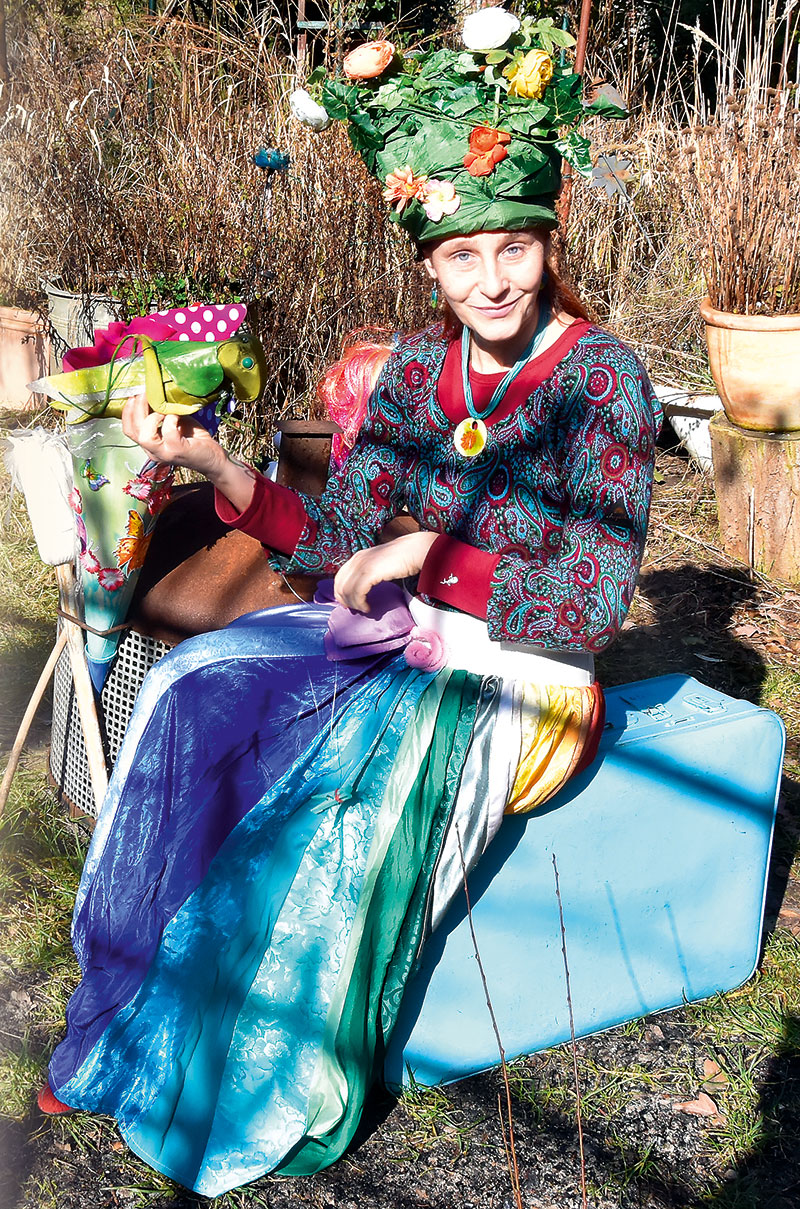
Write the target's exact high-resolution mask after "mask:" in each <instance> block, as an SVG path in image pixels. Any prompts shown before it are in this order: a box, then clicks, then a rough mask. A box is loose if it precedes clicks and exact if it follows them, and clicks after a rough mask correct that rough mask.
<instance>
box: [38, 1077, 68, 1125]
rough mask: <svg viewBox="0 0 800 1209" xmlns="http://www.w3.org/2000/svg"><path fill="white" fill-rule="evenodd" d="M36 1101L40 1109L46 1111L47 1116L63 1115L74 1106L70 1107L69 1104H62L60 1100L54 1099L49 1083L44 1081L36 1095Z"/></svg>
mask: <svg viewBox="0 0 800 1209" xmlns="http://www.w3.org/2000/svg"><path fill="white" fill-rule="evenodd" d="M36 1103H37V1104H38V1105H39V1108H40V1109H41V1111H42V1112H43V1113H46V1114H47V1116H48V1117H63V1116H64V1115H65V1113H68V1112H74V1111H75V1109H74V1108H70V1106H69V1104H62V1103H61V1101H60V1100H57V1099H56V1097H55V1096H54V1095H53V1093H52V1091H51V1090H50V1084H49V1083H45V1085H44V1087H43V1088H42V1090H41V1091H40V1092H39V1094H38V1096H37V1097H36Z"/></svg>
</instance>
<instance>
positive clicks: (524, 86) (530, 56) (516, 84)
mask: <svg viewBox="0 0 800 1209" xmlns="http://www.w3.org/2000/svg"><path fill="white" fill-rule="evenodd" d="M503 75H504V76H505V77H506V79H507V80H508V81H509V89H508V92H509V96H512V97H528V98H529V99H530V100H531V101H538V100H539V97H540V96H541V95H542V93H543V92H544V90H545V88H546V87H547V85H548V84H549V83H550V81H551V80H552V78H553V60H552V59H551V58H550V56H549V54H548V53H547V51H546V50H529V51H528V53H527V54H526V55H525V56H524V57H523V58H522V59H519V60H517V62H516V63H511V64H510V65H509V66H508V67H507V68H506V69H505V71H504V72H503Z"/></svg>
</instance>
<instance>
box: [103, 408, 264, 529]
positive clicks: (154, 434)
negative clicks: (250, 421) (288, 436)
mask: <svg viewBox="0 0 800 1209" xmlns="http://www.w3.org/2000/svg"><path fill="white" fill-rule="evenodd" d="M122 431H123V432H124V433H125V435H126V437H130V439H131V440H132V441H135V442H136V444H137V445H141V447H142V449H143V450H144V451H145V453H147V454H149V456H150V457H151V458H152V459H153V460H154V461H156V462H171V463H172V465H173V466H186V467H187V468H188V469H189V470H196V471H198V473H199V474H204V475H205V476H206V478H207V479H210V481H211V482H212V483H213V484H214V486H215V487H216V488H217V490H219V491H221V492H222V494H223V495H224V496H226V497H227V498H228V499H229V500H230V502H231V504H233V506H234V508H236V509H237V511H239V512H244V511H245V510H246V508H247V507H248V505H249V503H250V501H251V500H252V498H253V489H254V486H255V480H256V472H255V471H254V470H251V468H250V467H249V466H245V465H243V464H242V463H241V462H234V461H232V460H231V459H230V458H229V457H228V455H227V453H226V452H225V450H224V449H223V448H222V446H221V445H220V444H219V442H218V441H215V440H214V438H213V437H212V436H211V433H210V432H208V431H207V430H206V429H205V428H203V426H202V424H198V423H197V421H196V420H193V419H192V417H191V416H176V415H168V416H162V415H161V413H160V412H157V411H151V410H150V407H149V405H148V402H147V399H146V397H145V396H144V395H135V396H134V397H133V398H132V399H128V402H127V403H126V404H125V406H124V407H123V409H122Z"/></svg>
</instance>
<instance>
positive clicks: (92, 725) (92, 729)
mask: <svg viewBox="0 0 800 1209" xmlns="http://www.w3.org/2000/svg"><path fill="white" fill-rule="evenodd" d="M56 578H57V580H58V594H59V598H60V601H61V608H62V609H63V610H64V611H65V612H67V613H75V610H76V601H75V572H74V570H73V567H72V564H71V563H62V564H61V566H59V567H56ZM61 624H62V626H63V627H64V629H65V630H66V632H67V648H68V650H69V659H70V666H71V667H72V682H73V685H74V687H75V702H76V704H77V706H78V717H79V718H80V721H81V730H82V731H83V741H84V744H85V746H86V761H87V763H88V765H89V777H90V779H91V782H92V791H93V793H94V800H95V806H96V807H97V811H98V813H99V811H100V807H101V806H102V804H103V798H104V797H105V796H106V790H107V789H108V769H107V767H106V754H105V752H104V750H103V740H102V737H101V735H100V720H99V718H98V716H97V704H96V702H95V696H94V688H93V687H92V678H91V676H90V675H89V668H88V667H87V665H86V655H85V653H84V648H83V635H82V633H81V630H80V626H77V625H75V623H74V622H72V621H67V619H66V618H65V617H62V619H61Z"/></svg>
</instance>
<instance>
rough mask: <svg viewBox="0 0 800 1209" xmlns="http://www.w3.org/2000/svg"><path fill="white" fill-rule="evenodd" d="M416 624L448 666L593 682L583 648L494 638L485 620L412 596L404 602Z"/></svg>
mask: <svg viewBox="0 0 800 1209" xmlns="http://www.w3.org/2000/svg"><path fill="white" fill-rule="evenodd" d="M408 608H409V610H410V612H411V616H412V617H413V618H414V621H415V622H416V624H417V625H418V626H419V627H420V628H421V629H425V630H433V631H434V633H436V634H438V635H439V637H440V638H441V640H442V642H443V643H444V645H445V649H446V659H447V665H448V667H456V668H462V669H463V670H464V671H466V672H474V673H475V674H476V675H477V676H500V677H511V678H513V679H516V680H528V681H532V682H534V683H536V684H560V685H564V686H567V687H570V688H588V686H589V685H590V684H594V655H592V654H590V653H589V652H588V651H556V650H549V649H548V648H547V647H541V646H531V645H529V644H527V643H523V642H495V641H494V640H493V639H491V638H490V637H489V632H488V630H487V629H486V622H485V621H481V620H480V618H478V617H471V616H470V615H469V613H450V612H447V611H446V610H445V609H437V608H434V607H433V606H432V605H428V604H425V602H424V601H422V600H420V599H419V598H418V597H416V596H412V597H411V598H410V600H409V602H408Z"/></svg>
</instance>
